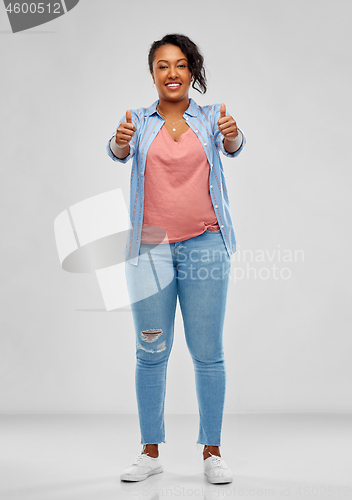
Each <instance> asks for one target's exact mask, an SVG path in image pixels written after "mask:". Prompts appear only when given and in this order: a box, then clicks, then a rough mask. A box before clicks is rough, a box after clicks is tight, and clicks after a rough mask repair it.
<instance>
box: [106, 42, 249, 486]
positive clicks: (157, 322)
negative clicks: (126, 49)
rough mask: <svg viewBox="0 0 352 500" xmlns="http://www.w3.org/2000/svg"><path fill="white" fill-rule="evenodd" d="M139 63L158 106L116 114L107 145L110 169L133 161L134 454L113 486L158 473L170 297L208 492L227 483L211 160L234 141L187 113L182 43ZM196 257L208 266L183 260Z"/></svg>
mask: <svg viewBox="0 0 352 500" xmlns="http://www.w3.org/2000/svg"><path fill="white" fill-rule="evenodd" d="M148 63H149V70H150V75H151V77H152V80H153V82H154V83H155V87H156V90H157V92H158V100H157V101H155V102H154V103H153V104H152V105H151V106H149V107H148V108H139V109H136V110H130V109H128V110H127V111H126V115H125V116H124V117H123V118H122V119H121V120H120V122H119V124H118V126H117V130H116V132H114V134H113V135H112V137H111V138H110V139H109V141H108V144H107V152H108V154H109V156H110V157H111V158H112V159H113V160H114V161H119V162H121V163H126V162H127V161H128V160H129V159H133V165H132V172H131V184H130V216H131V226H132V230H131V235H130V238H129V242H128V244H127V246H126V263H125V271H126V281H127V288H128V293H129V297H130V303H131V309H132V314H133V321H134V326H135V334H136V357H137V364H136V373H135V381H136V392H137V402H138V413H139V422H140V429H141V443H142V444H143V445H144V446H143V450H142V452H141V454H140V455H138V457H137V458H136V459H135V461H134V462H133V463H132V464H131V466H130V467H128V468H127V469H125V470H124V471H123V473H122V474H121V479H122V480H126V481H141V480H143V479H146V478H147V477H148V476H149V475H151V474H156V473H159V472H162V470H163V469H162V466H161V464H160V462H159V458H158V455H159V451H158V444H160V443H164V442H165V428H164V400H165V391H166V370H167V364H168V359H169V356H170V352H171V348H172V344H173V335H174V321H175V310H176V304H177V297H178V298H179V302H180V306H181V311H182V316H183V321H184V329H185V336H186V341H187V346H188V349H189V351H190V354H191V356H192V360H193V364H194V369H195V377H196V386H197V398H198V406H199V416H200V423H199V437H198V443H199V444H203V445H204V450H203V457H204V473H205V474H206V476H207V479H208V481H209V482H211V483H226V482H231V481H232V473H231V471H230V469H229V468H228V467H227V465H226V463H225V462H224V461H223V460H222V459H221V458H220V450H219V446H220V436H221V427H222V417H223V408H224V398H225V380H226V373H225V360H224V353H223V343H222V336H223V325H224V317H225V308H226V299H227V290H228V284H229V272H230V270H231V255H232V254H233V253H234V252H235V251H236V239H235V233H234V229H233V224H232V218H231V212H230V205H229V199H228V194H227V188H226V181H225V177H224V170H223V167H222V163H221V158H220V151H221V152H222V153H223V154H224V155H225V156H228V157H230V158H235V157H236V156H238V155H239V153H240V152H241V151H242V149H243V147H244V145H245V142H246V140H245V137H244V135H243V133H242V131H241V130H240V129H239V128H238V127H237V124H236V122H235V120H234V118H233V117H232V116H231V115H228V114H226V106H225V104H224V103H222V104H221V105H220V104H212V105H209V106H198V104H197V103H196V102H195V101H194V100H193V99H192V98H190V97H189V90H190V87H191V85H192V88H194V89H195V90H197V91H198V92H200V93H205V92H206V90H207V84H206V77H205V70H204V60H203V56H202V55H201V53H200V51H199V49H198V47H197V46H196V44H195V43H194V42H192V40H190V39H189V38H188V37H187V36H185V35H180V34H171V35H165V36H164V37H163V38H162V39H161V40H158V41H156V42H154V43H153V44H152V46H151V48H150V51H149V56H148ZM198 252H202V253H206V254H207V255H209V258H207V259H203V258H202V259H196V260H195V259H194V258H193V255H194V254H197V253H198ZM170 256H171V258H170ZM156 290H158V292H157V293H156ZM156 333H157V335H156ZM158 337H161V338H160V339H159V340H157V339H158ZM154 342H156V344H154Z"/></svg>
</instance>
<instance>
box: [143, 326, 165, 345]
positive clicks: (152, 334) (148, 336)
mask: <svg viewBox="0 0 352 500" xmlns="http://www.w3.org/2000/svg"><path fill="white" fill-rule="evenodd" d="M162 334H163V331H162V330H160V328H158V329H155V330H144V331H143V332H142V333H141V339H142V340H144V341H145V342H155V341H156V340H157V339H158V338H159V337H160V335H162Z"/></svg>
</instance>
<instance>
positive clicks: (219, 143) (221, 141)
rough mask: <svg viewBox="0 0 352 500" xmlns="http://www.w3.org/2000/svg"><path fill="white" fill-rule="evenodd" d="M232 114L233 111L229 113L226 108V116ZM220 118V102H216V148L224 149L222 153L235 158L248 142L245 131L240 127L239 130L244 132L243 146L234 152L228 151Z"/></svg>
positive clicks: (218, 149)
mask: <svg viewBox="0 0 352 500" xmlns="http://www.w3.org/2000/svg"><path fill="white" fill-rule="evenodd" d="M230 114H231V113H228V112H227V110H226V116H227V115H230ZM231 116H233V115H231ZM219 118H220V104H215V109H214V123H213V134H214V142H215V146H216V149H217V151H218V152H219V151H222V153H223V154H224V155H225V156H229V157H230V158H235V157H236V156H238V155H239V154H240V152H241V151H242V149H243V148H244V146H245V144H246V138H245V135H244V133H243V131H242V130H241V129H240V128H239V127H238V130H239V131H240V132H241V134H242V143H241V146H240V147H239V148H238V149H237V151H235V152H234V153H229V152H228V151H226V149H225V146H224V139H225V137H224V136H223V135H222V133H221V132H220V130H219V128H218V120H219Z"/></svg>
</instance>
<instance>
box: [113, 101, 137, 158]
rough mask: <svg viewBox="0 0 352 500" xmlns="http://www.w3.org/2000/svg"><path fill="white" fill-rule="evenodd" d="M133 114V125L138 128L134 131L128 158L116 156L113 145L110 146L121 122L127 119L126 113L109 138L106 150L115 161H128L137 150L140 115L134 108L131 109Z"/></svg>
mask: <svg viewBox="0 0 352 500" xmlns="http://www.w3.org/2000/svg"><path fill="white" fill-rule="evenodd" d="M131 114H132V123H133V125H135V126H136V129H137V130H136V132H135V133H134V136H133V137H132V139H131V141H130V152H129V153H128V155H127V156H126V158H118V157H117V156H115V155H114V153H113V152H112V150H111V147H110V141H111V139H112V138H113V137H114V135H115V134H116V130H117V129H118V128H119V126H120V124H121V123H122V122H125V121H126V115H124V116H123V117H122V118H121V120H120V121H119V123H118V124H117V127H116V130H115V132H114V133H113V134H112V136H111V137H110V139H109V140H108V143H107V145H106V152H107V153H108V155H109V156H110V158H111V159H112V160H114V161H119V162H121V163H127V162H128V160H130V159H131V158H133V156H134V153H135V150H136V142H137V134H138V126H139V117H138V114H137V113H136V111H135V110H134V109H131Z"/></svg>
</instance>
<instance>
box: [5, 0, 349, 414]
mask: <svg viewBox="0 0 352 500" xmlns="http://www.w3.org/2000/svg"><path fill="white" fill-rule="evenodd" d="M0 7H1V6H0ZM351 14H352V5H351V4H350V2H348V1H338V2H335V3H334V4H333V3H332V2H327V1H321V0H319V1H309V2H307V1H302V0H299V1H294V2H293V1H282V0H275V1H274V0H269V1H267V0H266V1H263V0H256V1H254V0H253V1H248V2H239V1H234V0H219V1H217V2H208V3H205V2H204V1H198V0H192V1H189V0H187V1H184V0H179V1H177V2H168V1H165V0H163V1H161V0H156V1H148V2H146V1H135V0H132V1H130V2H120V1H116V0H103V1H100V2H97V1H93V0H84V1H81V2H80V3H79V4H78V5H77V7H75V8H74V9H73V10H72V11H70V12H69V13H68V14H66V15H64V16H62V17H60V18H58V19H56V20H54V21H52V22H50V23H48V24H45V25H42V26H39V27H37V28H33V29H32V30H30V31H28V32H22V33H18V34H12V33H10V31H9V30H10V27H9V22H8V19H7V17H6V12H5V10H4V9H2V8H0V50H1V54H0V56H1V61H2V77H1V80H0V89H1V153H0V154H1V167H2V182H1V207H2V210H1V236H2V237H1V308H2V311H1V334H0V335H1V337H0V342H1V344H0V370H1V377H0V411H1V412H3V413H6V412H117V413H134V412H136V411H137V407H136V400H135V392H134V367H135V340H134V327H133V320H132V315H131V313H130V312H128V311H125V312H110V313H107V312H104V310H103V309H104V303H103V300H102V296H101V293H100V290H99V287H98V283H97V281H96V278H95V276H94V274H87V275H82V274H70V273H67V272H65V271H63V270H62V268H61V267H60V263H59V259H58V255H57V251H56V244H55V238H54V229H53V223H54V219H55V218H56V217H57V215H58V214H59V213H61V212H62V211H63V210H65V209H67V208H68V207H70V206H71V205H73V204H75V203H78V202H79V201H81V200H84V199H86V198H89V197H91V196H94V195H96V194H99V193H104V192H106V191H109V190H111V189H114V188H117V187H120V188H122V190H123V192H124V196H125V199H126V202H128V196H129V177H130V170H131V165H132V163H131V162H130V163H128V164H126V165H122V164H118V163H114V162H112V160H111V159H110V158H109V157H108V156H107V154H106V152H105V146H106V142H107V140H108V137H109V136H110V135H111V134H112V133H113V132H114V130H115V127H116V124H117V122H118V120H119V119H120V118H121V116H122V115H123V114H124V113H125V111H126V109H129V108H132V109H136V108H138V107H141V106H149V105H150V104H151V103H153V102H154V101H155V100H156V99H157V94H156V91H155V90H154V89H153V88H152V80H151V77H150V75H149V72H148V66H147V54H148V50H149V46H150V44H151V43H152V42H153V40H157V39H159V38H161V37H162V36H163V35H164V34H166V33H171V32H181V33H184V34H186V35H188V36H189V37H190V38H192V39H193V40H194V41H195V42H196V43H197V44H198V45H199V47H200V49H201V51H202V53H203V54H204V57H205V63H206V67H207V71H208V83H209V86H208V88H209V90H208V92H207V94H205V95H204V96H201V95H200V94H198V93H197V92H195V91H193V90H192V91H191V93H190V96H191V97H193V98H194V99H195V100H196V101H197V102H198V103H199V104H201V105H204V104H210V103H216V102H224V103H225V104H226V106H227V110H228V112H229V113H230V114H232V115H233V116H234V118H235V119H236V121H237V123H238V125H239V126H240V127H241V128H242V129H243V131H244V133H245V134H246V137H247V146H246V148H245V149H244V151H243V153H242V154H241V155H240V156H239V157H238V158H236V159H234V160H232V159H229V158H225V157H223V165H224V170H225V175H226V179H227V186H228V190H229V196H230V202H231V210H232V215H233V221H234V225H235V232H236V237H237V242H238V249H239V251H238V254H237V255H236V256H233V262H232V266H233V269H234V268H237V269H242V270H244V271H246V269H247V268H246V265H247V262H248V263H249V265H250V266H251V267H254V268H255V269H256V270H257V273H259V272H262V276H264V277H266V276H267V272H266V271H260V270H261V269H263V268H271V267H272V266H273V264H275V265H276V266H277V267H278V269H279V270H282V269H283V268H288V270H289V271H287V270H286V271H285V273H286V274H284V276H285V277H287V276H288V275H289V278H288V279H284V278H279V279H274V277H273V276H269V277H268V278H267V279H265V278H264V279H262V278H260V277H259V276H258V275H257V278H256V279H255V278H254V271H252V272H251V273H250V274H249V275H248V276H247V275H245V277H244V278H243V279H241V280H237V281H236V282H235V280H234V278H233V277H232V280H231V281H230V287H229V295H228V308H227V313H226V321H225V330H224V336H225V355H226V360H227V374H228V385H227V399H226V407H225V412H226V413H232V412H242V411H243V412H244V411H253V412H255V411H268V412H270V411H351V410H352V398H351V396H352V389H351V383H350V381H351V377H352V363H351V335H350V332H351V313H350V309H349V305H350V277H351V265H350V261H351V259H350V248H351V245H350V244H351V236H350V221H349V218H350V197H349V194H350V181H351V162H350V161H349V158H350V144H349V143H348V139H349V138H350V134H351V112H350V110H351V106H350V105H351V102H350V89H351V86H352V85H351V83H352V82H351V68H350V47H351V35H350V19H351ZM349 142H350V141H349ZM244 250H248V251H252V252H253V254H254V255H255V252H258V251H262V252H264V253H265V252H268V253H269V255H267V256H266V257H265V261H264V262H255V261H252V262H251V261H250V259H249V258H247V261H246V262H243V261H242V260H241V255H242V254H241V252H243V251H244ZM279 250H280V251H281V252H283V251H284V250H285V252H286V255H287V254H289V253H291V254H292V255H294V252H295V251H296V250H302V252H303V254H304V260H303V262H302V259H301V258H300V259H298V261H297V262H294V261H293V262H283V260H282V258H281V259H280V258H279V256H278V251H279ZM273 252H275V253H274V254H273ZM271 255H274V257H273V260H272V261H270V256H271ZM293 260H294V259H293ZM165 410H166V413H195V412H197V403H196V394H195V386H194V375H193V365H192V362H191V358H190V355H189V353H188V351H187V347H186V344H185V341H184V334H183V322H182V316H181V313H180V310H179V306H178V310H177V315H176V325H175V343H174V347H173V351H172V354H171V358H170V363H169V370H168V386H167V396H166V408H165Z"/></svg>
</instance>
